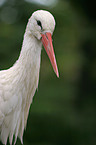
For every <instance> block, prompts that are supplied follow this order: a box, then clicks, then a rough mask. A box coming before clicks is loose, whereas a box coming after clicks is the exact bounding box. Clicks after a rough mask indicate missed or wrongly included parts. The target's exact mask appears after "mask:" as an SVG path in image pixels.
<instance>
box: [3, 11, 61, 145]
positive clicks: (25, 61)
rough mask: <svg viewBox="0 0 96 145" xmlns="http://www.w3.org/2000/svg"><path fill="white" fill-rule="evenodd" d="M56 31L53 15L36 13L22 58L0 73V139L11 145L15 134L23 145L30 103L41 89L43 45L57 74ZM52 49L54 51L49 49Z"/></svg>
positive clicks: (29, 29)
mask: <svg viewBox="0 0 96 145" xmlns="http://www.w3.org/2000/svg"><path fill="white" fill-rule="evenodd" d="M54 28H55V20H54V17H53V16H52V14H50V13H49V12H47V11H44V10H38V11H36V12H34V13H33V14H32V16H31V18H30V19H29V21H28V24H27V28H26V31H25V34H24V40H23V45H22V49H21V53H20V56H19V59H18V60H17V61H16V63H15V64H14V65H13V66H12V67H11V68H9V69H8V70H2V71H0V140H1V141H2V143H3V144H5V145H6V144H7V139H8V137H9V142H10V145H11V144H12V141H13V135H15V140H14V144H15V143H16V140H17V137H19V138H20V140H21V143H22V144H23V132H24V128H25V127H26V123H27V117H28V113H29V108H30V104H31V103H32V99H33V96H34V93H35V91H36V89H37V87H38V81H39V69H40V57H41V49H42V43H43V45H44V47H45V50H46V52H47V54H48V56H49V58H50V61H51V63H52V66H53V69H54V71H55V72H56V74H57V76H59V75H58V69H57V65H56V60H55V55H54V51H53V48H52V42H51V34H52V33H53V31H54ZM50 48H52V50H51V49H50Z"/></svg>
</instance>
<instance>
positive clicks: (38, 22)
mask: <svg viewBox="0 0 96 145" xmlns="http://www.w3.org/2000/svg"><path fill="white" fill-rule="evenodd" d="M37 24H38V25H39V26H40V27H41V29H42V24H41V22H40V21H39V20H37Z"/></svg>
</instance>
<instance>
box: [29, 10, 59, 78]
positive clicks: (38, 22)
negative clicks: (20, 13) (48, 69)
mask: <svg viewBox="0 0 96 145" xmlns="http://www.w3.org/2000/svg"><path fill="white" fill-rule="evenodd" d="M27 28H28V31H29V32H30V33H32V35H34V36H35V38H36V39H38V40H39V41H41V42H42V44H43V46H44V48H45V50H46V52H47V54H48V56H49V59H50V61H51V64H52V66H53V69H54V71H55V73H56V75H57V77H59V73H58V68H57V64H56V59H55V54H54V50H53V45H52V34H53V31H54V29H55V19H54V17H53V15H52V14H51V13H49V12H48V11H45V10H37V11H35V12H34V13H33V14H32V16H31V18H30V19H29V22H28V25H27Z"/></svg>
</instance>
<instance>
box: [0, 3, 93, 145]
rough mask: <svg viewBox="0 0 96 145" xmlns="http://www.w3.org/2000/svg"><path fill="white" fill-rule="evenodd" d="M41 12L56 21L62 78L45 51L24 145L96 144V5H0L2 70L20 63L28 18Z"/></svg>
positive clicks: (57, 47)
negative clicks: (36, 11) (45, 11)
mask: <svg viewBox="0 0 96 145" xmlns="http://www.w3.org/2000/svg"><path fill="white" fill-rule="evenodd" d="M2 2H3V0H2ZM37 9H46V10H48V11H50V12H51V13H52V14H53V15H54V17H55V19H56V29H55V32H54V35H53V40H54V41H53V43H54V49H55V53H56V58H57V64H58V68H59V72H60V78H59V79H58V78H56V76H55V74H54V72H53V71H52V67H51V65H50V62H49V59H48V57H47V55H46V53H45V51H44V50H42V63H41V69H40V81H39V88H38V92H36V94H35V97H34V100H33V104H32V105H31V109H30V114H29V117H28V123H27V129H26V132H25V133H24V144H26V145H29V144H30V145H31V144H32V145H96V113H95V112H96V15H95V1H93V0H92V1H90V2H89V1H87V0H79V1H77V0H58V3H57V4H56V5H54V6H48V7H47V6H44V5H43V6H42V5H39V4H33V3H28V2H25V1H24V0H20V1H18V0H6V1H5V3H4V4H2V5H1V6H0V70H1V69H7V68H9V67H11V66H12V65H13V64H14V62H15V61H16V60H17V59H18V56H19V53H20V48H21V46H22V41H23V35H24V31H25V28H26V24H27V21H28V18H29V17H30V16H31V14H32V13H33V11H35V10H37ZM46 66H47V68H46ZM0 144H1V143H0ZM20 144H21V143H20V141H19V139H18V141H17V145H20Z"/></svg>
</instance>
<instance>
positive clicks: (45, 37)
mask: <svg viewBox="0 0 96 145" xmlns="http://www.w3.org/2000/svg"><path fill="white" fill-rule="evenodd" d="M41 35H42V39H41V40H42V43H43V46H44V48H45V50H46V52H47V55H48V57H49V59H50V61H51V64H52V67H53V69H54V72H55V73H56V75H57V77H59V73H58V68H57V64H56V59H55V54H54V49H53V45H52V35H51V33H49V32H46V33H45V34H41Z"/></svg>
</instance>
